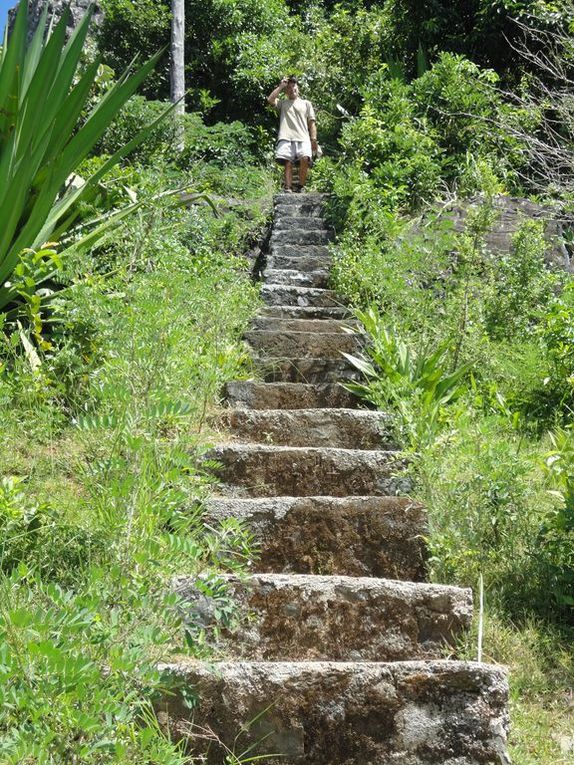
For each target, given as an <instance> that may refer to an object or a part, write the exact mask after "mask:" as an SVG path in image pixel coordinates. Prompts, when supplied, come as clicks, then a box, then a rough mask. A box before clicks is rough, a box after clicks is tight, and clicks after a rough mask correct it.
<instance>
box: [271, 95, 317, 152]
mask: <svg viewBox="0 0 574 765" xmlns="http://www.w3.org/2000/svg"><path fill="white" fill-rule="evenodd" d="M276 109H277V111H278V112H279V136H278V139H277V140H279V141H307V140H308V139H309V127H308V125H307V122H308V120H314V119H315V110H314V109H313V104H312V103H311V101H306V100H305V99H304V98H295V99H294V100H293V101H291V99H289V98H284V99H282V100H281V101H279V103H278V104H277V106H276Z"/></svg>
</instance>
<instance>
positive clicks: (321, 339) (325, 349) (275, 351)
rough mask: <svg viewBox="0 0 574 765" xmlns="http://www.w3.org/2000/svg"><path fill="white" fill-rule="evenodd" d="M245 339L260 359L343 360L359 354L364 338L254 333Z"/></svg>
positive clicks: (333, 333) (303, 333)
mask: <svg viewBox="0 0 574 765" xmlns="http://www.w3.org/2000/svg"><path fill="white" fill-rule="evenodd" d="M245 339H246V340H247V342H248V343H249V344H250V345H251V347H252V348H254V350H255V352H256V353H258V354H259V356H263V355H264V356H275V357H276V358H277V357H293V358H303V357H307V356H308V357H310V358H314V359H319V358H320V359H340V358H341V354H342V353H350V354H356V353H360V352H361V349H362V348H363V346H364V342H365V341H364V337H363V336H361V335H358V334H354V333H349V334H345V333H344V332H277V331H275V330H271V331H266V330H260V329H258V330H251V331H249V332H246V333H245Z"/></svg>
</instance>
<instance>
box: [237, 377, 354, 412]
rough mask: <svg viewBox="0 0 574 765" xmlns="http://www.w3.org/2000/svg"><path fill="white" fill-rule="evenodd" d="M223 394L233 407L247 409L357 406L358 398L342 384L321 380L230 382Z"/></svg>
mask: <svg viewBox="0 0 574 765" xmlns="http://www.w3.org/2000/svg"><path fill="white" fill-rule="evenodd" d="M224 395H225V397H226V398H227V401H228V402H229V404H230V405H231V406H234V407H242V408H247V409H317V408H328V407H337V408H349V407H358V406H359V403H360V402H359V400H358V399H357V397H356V396H355V395H354V394H352V393H350V392H349V391H347V390H345V388H343V386H342V385H338V384H336V383H335V384H333V383H321V384H318V385H308V384H305V383H282V382H278V383H260V382H253V381H251V380H247V381H245V382H231V383H227V385H226V386H225V389H224Z"/></svg>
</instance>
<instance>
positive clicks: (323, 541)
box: [204, 496, 428, 582]
mask: <svg viewBox="0 0 574 765" xmlns="http://www.w3.org/2000/svg"><path fill="white" fill-rule="evenodd" d="M230 517H233V518H236V519H237V520H239V521H241V522H242V523H243V524H245V526H246V528H247V529H248V530H249V532H250V533H251V534H252V535H253V539H254V542H255V544H256V545H257V549H258V551H259V555H258V558H257V560H256V561H254V563H253V570H254V571H265V572H279V573H280V572H284V573H298V574H341V575H346V576H376V577H385V578H389V579H404V580H409V581H413V582H421V581H424V580H425V579H426V561H427V558H428V551H427V549H426V544H425V541H424V537H425V536H426V535H427V534H428V526H427V515H426V512H425V511H424V509H423V508H422V506H421V505H419V504H418V503H416V502H413V501H412V500H411V499H409V498H408V497H360V496H359V497H322V496H317V497H270V498H267V497H264V498H260V499H235V498H233V499H210V500H209V501H208V502H207V503H206V505H205V508H204V521H205V523H206V524H207V525H209V526H216V525H218V524H219V523H220V522H221V521H222V520H224V519H226V518H230Z"/></svg>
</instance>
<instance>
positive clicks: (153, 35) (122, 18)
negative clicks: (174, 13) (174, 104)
mask: <svg viewBox="0 0 574 765" xmlns="http://www.w3.org/2000/svg"><path fill="white" fill-rule="evenodd" d="M99 5H100V7H101V9H102V11H103V13H104V18H103V21H102V24H101V26H100V27H99V29H98V35H97V39H98V47H99V49H100V51H101V53H102V55H103V58H104V60H105V62H106V64H108V65H109V66H110V67H111V68H112V69H113V70H114V72H115V73H116V74H117V75H119V73H120V72H123V71H124V69H126V67H127V66H129V65H130V63H131V62H132V60H133V59H134V57H135V56H142V55H143V56H148V55H150V54H152V53H155V51H157V50H160V49H163V48H165V47H166V46H167V45H168V44H169V40H170V34H171V15H170V5H169V3H168V2H161V1H160V2H154V0H137V2H136V1H134V0H101V2H100V3H99ZM143 92H144V93H145V95H146V96H148V97H150V98H156V99H157V98H167V97H168V96H169V54H168V53H167V52H166V53H165V54H164V55H163V56H162V57H161V58H160V60H159V61H158V64H157V66H156V68H155V70H154V71H153V72H150V73H149V74H148V76H147V77H146V80H145V82H144V84H143Z"/></svg>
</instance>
